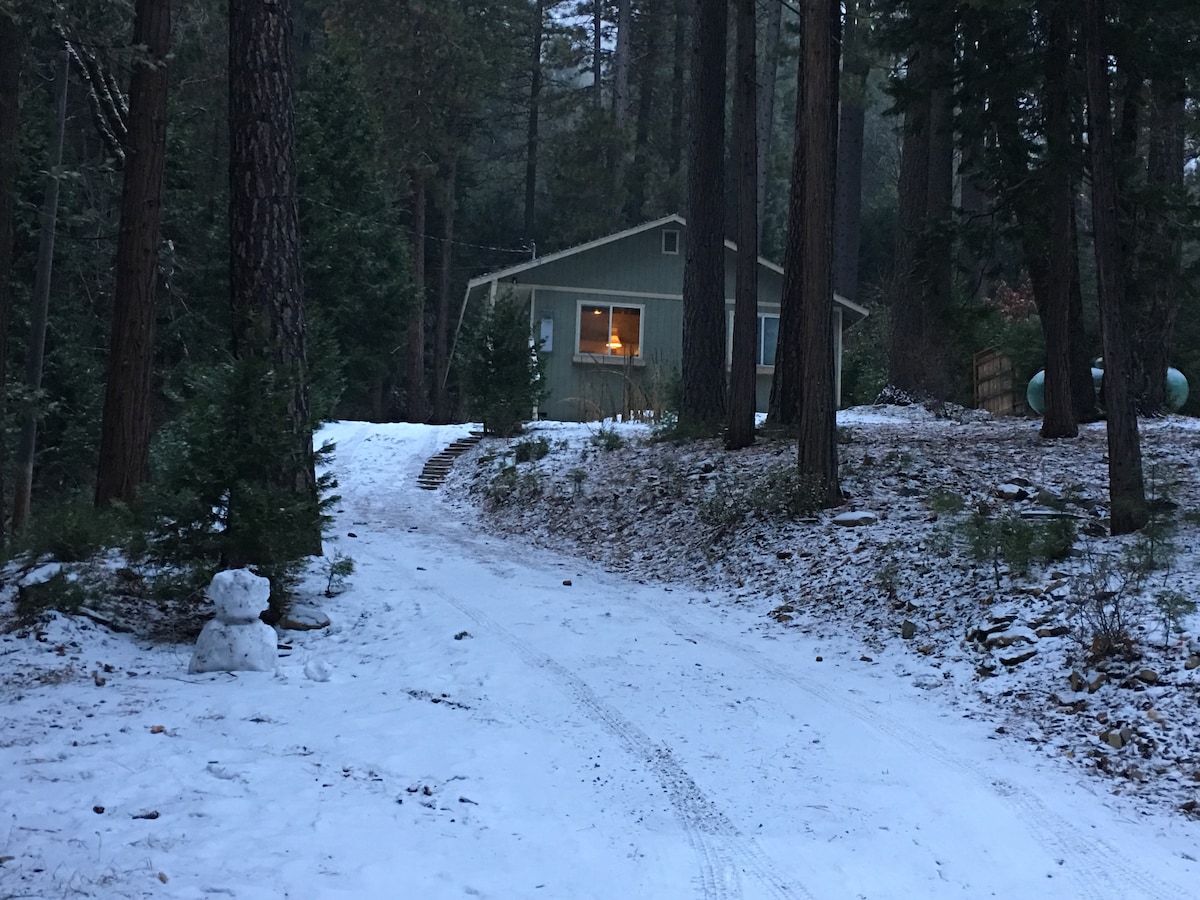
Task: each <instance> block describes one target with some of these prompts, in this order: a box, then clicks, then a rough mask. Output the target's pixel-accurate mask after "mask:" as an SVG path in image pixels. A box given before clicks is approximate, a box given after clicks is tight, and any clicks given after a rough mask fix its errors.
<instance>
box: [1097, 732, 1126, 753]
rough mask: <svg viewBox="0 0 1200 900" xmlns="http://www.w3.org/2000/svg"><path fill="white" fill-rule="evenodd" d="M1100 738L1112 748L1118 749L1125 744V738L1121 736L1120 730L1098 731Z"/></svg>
mask: <svg viewBox="0 0 1200 900" xmlns="http://www.w3.org/2000/svg"><path fill="white" fill-rule="evenodd" d="M1100 740H1102V741H1104V743H1106V744H1108V746H1110V747H1112V748H1113V749H1114V750H1120V749H1121V748H1122V747H1124V746H1125V738H1123V737H1121V732H1119V731H1102V732H1101V733H1100Z"/></svg>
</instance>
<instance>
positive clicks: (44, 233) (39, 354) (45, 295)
mask: <svg viewBox="0 0 1200 900" xmlns="http://www.w3.org/2000/svg"><path fill="white" fill-rule="evenodd" d="M67 67H68V61H67V52H66V51H65V50H64V51H62V52H61V53H59V55H58V64H57V73H56V75H55V77H54V97H55V111H54V137H53V139H52V140H51V144H50V159H49V160H48V162H49V172H48V174H47V176H46V192H45V195H44V197H43V200H42V213H41V237H40V239H39V241H38V261H37V272H36V274H35V276H34V284H33V302H32V308H31V309H32V311H31V313H30V316H29V339H28V342H27V345H26V348H25V388H26V390H27V391H28V392H29V399H28V400H27V401H26V407H25V409H24V411H23V413H22V416H21V434H20V437H19V438H18V441H17V459H16V469H17V471H16V483H15V484H14V485H13V511H12V530H13V532H14V533H16V532H17V531H20V530H21V529H22V528H24V527H25V523H26V521H27V520H28V519H29V510H30V507H31V505H32V495H33V461H34V456H35V454H36V452H37V412H38V411H37V405H38V399H37V397H38V393H39V392H40V391H41V388H42V362H43V360H44V357H45V352H46V319H47V318H48V315H49V309H50V280H51V277H52V274H53V271H54V229H55V226H56V224H57V222H58V171H57V169H58V167H59V166H60V165H61V164H62V149H63V131H64V130H65V126H66V118H67Z"/></svg>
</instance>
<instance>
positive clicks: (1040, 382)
mask: <svg viewBox="0 0 1200 900" xmlns="http://www.w3.org/2000/svg"><path fill="white" fill-rule="evenodd" d="M1096 362H1100V360H1096ZM1103 379H1104V369H1102V368H1100V367H1098V366H1093V367H1092V384H1093V386H1094V387H1095V389H1096V397H1097V398H1099V396H1100V382H1101V381H1102V380H1103ZM1188 393H1189V390H1188V380H1187V377H1186V376H1185V375H1184V374H1183V373H1182V372H1180V371H1179V370H1178V369H1176V368H1174V367H1172V368H1169V369H1167V397H1166V405H1167V409H1169V410H1170V411H1171V412H1179V410H1181V409H1183V404H1185V403H1187V398H1188ZM1025 402H1026V403H1028V404H1029V408H1030V409H1031V410H1033V411H1034V412H1035V413H1037V414H1038V415H1039V416H1041V415H1045V412H1046V371H1045V370H1044V369H1043V370H1041V371H1039V372H1038V373H1037V374H1036V375H1034V376H1033V377H1032V378H1030V379H1029V386H1028V387H1027V388H1025Z"/></svg>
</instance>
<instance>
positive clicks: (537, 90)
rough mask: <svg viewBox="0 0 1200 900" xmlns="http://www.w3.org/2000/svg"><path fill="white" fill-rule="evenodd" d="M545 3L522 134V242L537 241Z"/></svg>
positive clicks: (539, 11) (539, 6)
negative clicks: (523, 233) (523, 188)
mask: <svg viewBox="0 0 1200 900" xmlns="http://www.w3.org/2000/svg"><path fill="white" fill-rule="evenodd" d="M545 5H546V3H545V0H537V2H536V4H535V6H534V17H535V18H534V24H533V51H532V52H531V54H530V63H529V124H528V127H527V129H526V132H525V240H527V241H535V240H537V234H536V231H537V170H538V115H539V112H540V107H541V97H542V39H543V36H544V34H545V29H544V25H545Z"/></svg>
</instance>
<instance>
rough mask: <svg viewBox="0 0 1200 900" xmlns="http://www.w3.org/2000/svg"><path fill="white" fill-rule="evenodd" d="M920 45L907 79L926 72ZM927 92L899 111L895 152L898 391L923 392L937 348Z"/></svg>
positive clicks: (893, 377) (894, 358)
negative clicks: (930, 279) (925, 249)
mask: <svg viewBox="0 0 1200 900" xmlns="http://www.w3.org/2000/svg"><path fill="white" fill-rule="evenodd" d="M928 52H929V51H928V48H927V47H925V46H924V45H923V46H922V47H920V48H918V49H917V51H916V54H915V55H914V56H912V57H909V60H908V73H909V78H916V77H918V75H919V74H923V73H924V71H925V70H926V66H925V55H926V54H927V53H928ZM929 116H930V98H929V95H928V93H923V94H921V95H920V96H915V97H913V98H911V99H910V100H909V105H908V108H907V109H906V110H905V113H904V138H903V144H902V148H901V151H900V187H899V198H898V201H899V211H898V215H899V228H898V232H897V239H896V273H895V276H894V279H893V289H892V295H893V296H892V308H891V351H890V353H889V372H888V380H889V381H890V382H891V384H892V385H893V386H894V387H896V388H899V389H900V390H903V391H910V392H912V393H915V394H922V393H926V392H928V388H929V385H928V382H927V376H928V374H929V373H928V372H927V371H926V369H927V367H931V366H933V365H936V362H935V361H936V359H937V357H938V356H940V353H941V349H940V348H937V347H934V346H932V343H933V340H934V335H935V326H934V322H933V321H932V319H933V314H934V311H933V310H932V309H931V308H930V306H929V304H928V303H926V296H925V288H926V282H927V277H926V274H925V272H924V271H923V268H924V267H923V265H922V259H923V254H922V243H923V241H922V238H921V236H922V234H923V233H924V232H925V226H926V211H927V210H928V203H929V200H928V197H929V127H930V123H929Z"/></svg>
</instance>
